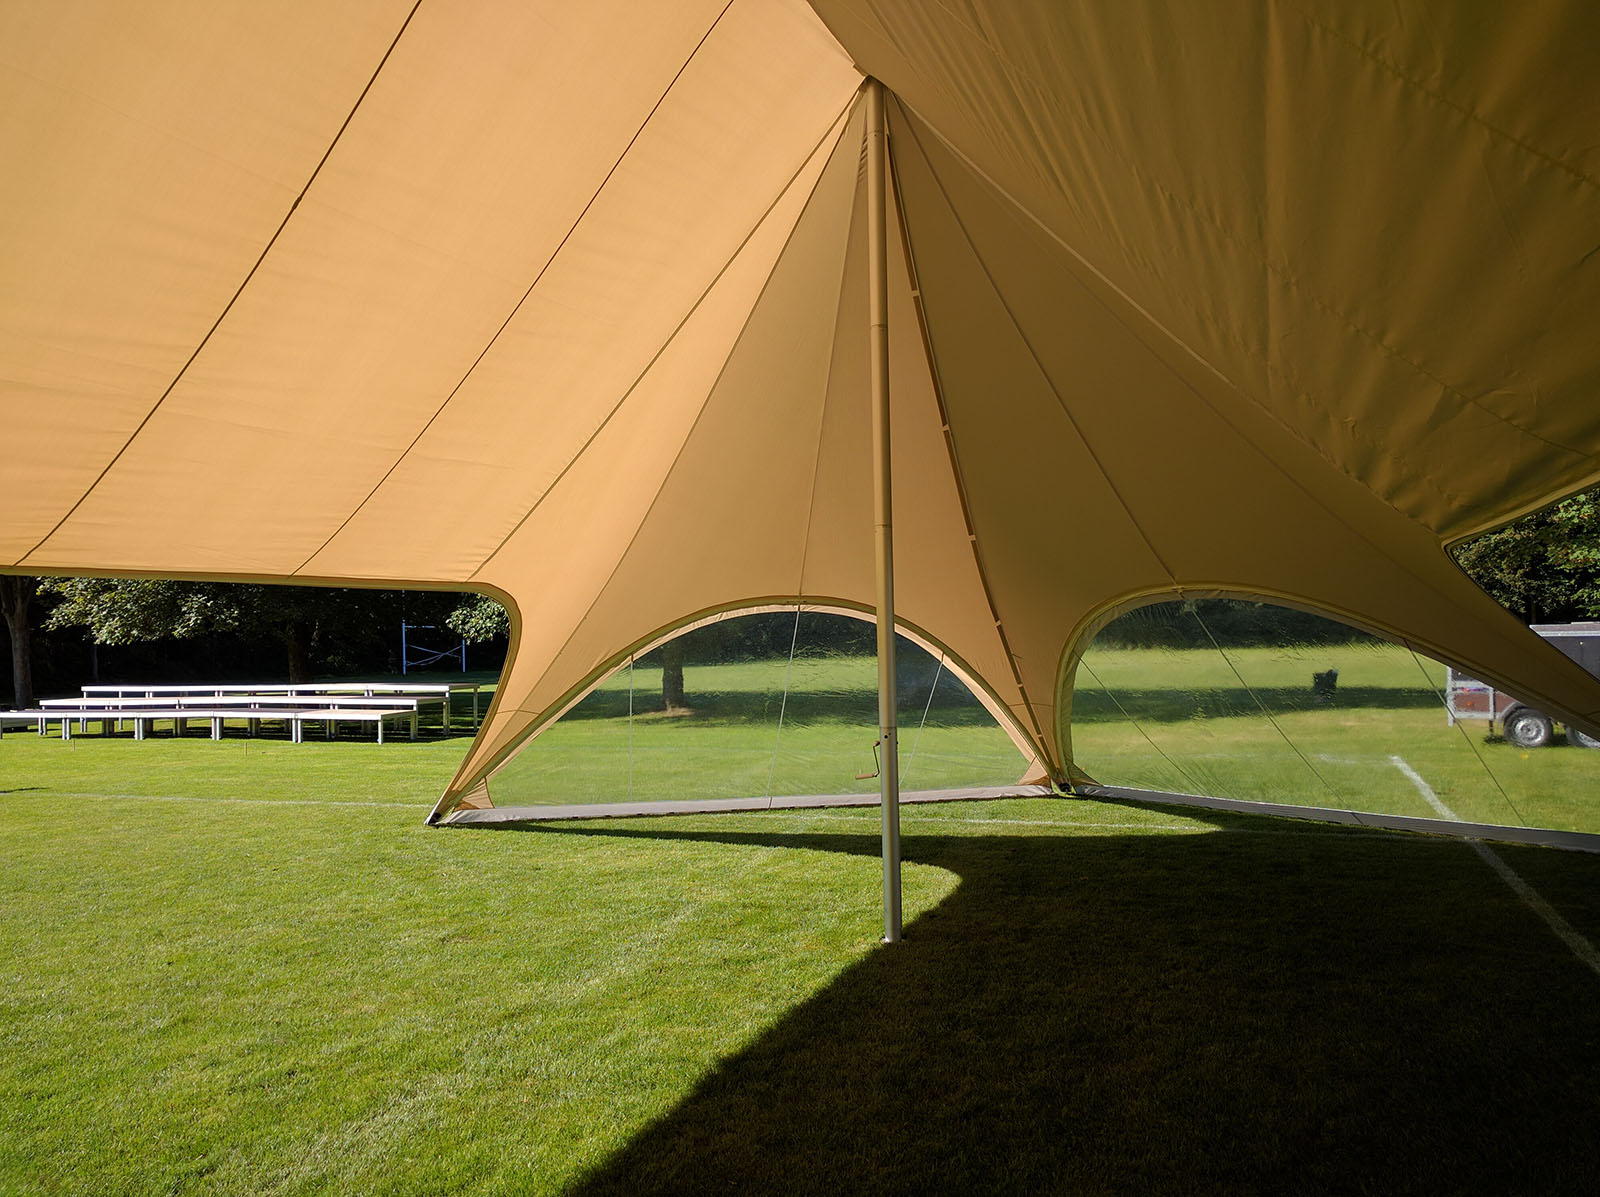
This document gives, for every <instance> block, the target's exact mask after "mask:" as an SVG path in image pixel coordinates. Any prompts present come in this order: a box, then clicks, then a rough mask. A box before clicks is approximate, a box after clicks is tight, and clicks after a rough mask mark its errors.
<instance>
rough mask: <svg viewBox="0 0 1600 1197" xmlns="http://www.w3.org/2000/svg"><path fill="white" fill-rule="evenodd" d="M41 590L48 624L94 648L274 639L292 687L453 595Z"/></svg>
mask: <svg viewBox="0 0 1600 1197" xmlns="http://www.w3.org/2000/svg"><path fill="white" fill-rule="evenodd" d="M45 586H46V587H47V588H48V589H49V590H51V591H53V592H54V593H56V594H57V595H59V596H60V601H59V603H58V605H57V606H56V608H55V610H53V611H52V612H51V613H50V617H49V619H48V621H47V623H46V626H47V627H50V628H68V627H83V628H86V629H88V631H89V634H90V636H91V637H93V639H94V641H95V643H97V644H134V643H139V642H143V641H152V640H164V639H169V638H170V639H178V640H185V639H191V638H193V637H197V636H205V635H219V634H232V635H237V636H241V637H244V638H247V639H254V638H267V637H271V638H273V639H276V640H277V641H278V642H279V643H280V644H282V646H283V649H284V653H285V657H286V662H287V665H288V673H289V680H290V681H291V682H308V681H310V680H311V679H312V677H313V675H314V673H315V670H316V667H317V663H318V661H319V660H320V661H321V662H322V663H323V664H325V665H327V666H331V667H333V668H335V669H339V668H350V667H352V666H353V665H354V664H356V662H358V661H359V660H360V659H361V658H362V657H363V656H366V657H370V656H373V655H375V653H376V652H378V651H381V650H382V642H383V640H384V639H386V638H387V637H388V635H389V634H390V631H391V630H392V629H393V628H395V627H396V626H397V625H398V624H399V622H400V620H401V619H402V618H404V617H406V615H407V614H408V606H415V605H420V606H421V607H422V611H421V612H410V614H411V617H412V618H416V617H418V615H419V614H420V615H421V617H422V618H438V617H440V615H439V614H438V612H440V610H441V609H442V607H443V605H444V604H445V603H447V602H450V601H452V600H453V596H450V595H431V594H428V595H413V594H408V593H406V592H400V591H386V590H354V589H346V588H322V587H309V586H267V585H261V584H256V583H222V582H180V581H172V580H166V579H147V578H61V579H56V580H53V581H50V582H48V583H46V584H45Z"/></svg>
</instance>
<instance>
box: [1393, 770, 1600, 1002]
mask: <svg viewBox="0 0 1600 1197" xmlns="http://www.w3.org/2000/svg"><path fill="white" fill-rule="evenodd" d="M1389 763H1390V764H1392V765H1393V766H1394V767H1395V768H1396V769H1398V770H1400V772H1401V773H1404V774H1405V775H1406V778H1407V780H1409V781H1410V782H1411V784H1412V785H1413V786H1415V787H1416V789H1417V793H1419V794H1421V795H1422V798H1423V801H1424V802H1426V803H1427V804H1428V805H1429V806H1431V807H1433V809H1434V810H1436V811H1438V812H1439V814H1440V815H1441V816H1443V817H1444V818H1446V819H1449V820H1451V821H1452V822H1455V823H1459V822H1461V816H1460V815H1458V814H1456V812H1455V811H1453V810H1451V809H1450V808H1449V807H1448V806H1446V805H1445V804H1444V803H1443V802H1442V801H1441V800H1440V798H1439V795H1437V794H1435V793H1434V792H1433V787H1432V786H1430V785H1429V784H1428V783H1427V782H1426V781H1424V780H1423V779H1422V774H1420V773H1418V772H1417V771H1416V770H1415V769H1413V768H1412V767H1411V766H1410V765H1408V764H1407V763H1406V762H1405V761H1404V760H1403V759H1402V758H1400V757H1398V756H1391V757H1390V758H1389ZM1467 843H1469V844H1471V845H1472V850H1473V851H1474V852H1476V853H1477V854H1478V855H1479V856H1481V857H1482V858H1483V863H1484V864H1486V865H1488V866H1489V867H1490V868H1491V869H1493V870H1494V871H1495V872H1496V873H1498V874H1499V875H1500V880H1502V881H1504V882H1505V883H1506V884H1507V885H1509V886H1510V887H1511V892H1512V893H1514V894H1516V895H1517V897H1519V898H1521V899H1522V901H1523V903H1524V904H1525V905H1526V906H1527V907H1528V909H1529V910H1531V911H1533V912H1534V913H1535V914H1536V915H1538V916H1539V917H1540V918H1542V919H1543V920H1544V921H1545V923H1546V924H1547V925H1548V926H1549V928H1550V930H1552V931H1554V932H1555V933H1556V935H1557V937H1559V938H1560V940H1561V942H1562V943H1564V944H1566V945H1567V947H1569V948H1571V949H1572V954H1573V955H1574V956H1576V957H1577V958H1578V959H1579V960H1581V961H1583V962H1584V963H1585V964H1587V965H1588V966H1589V967H1590V968H1591V969H1592V970H1594V973H1595V975H1596V976H1600V951H1596V950H1595V946H1594V944H1592V943H1590V942H1589V941H1588V940H1587V939H1585V938H1584V937H1583V936H1582V935H1580V934H1579V933H1578V931H1577V929H1576V928H1575V927H1573V925H1572V924H1571V923H1569V922H1567V920H1566V919H1564V918H1562V917H1561V913H1560V911H1558V910H1556V908H1555V907H1554V906H1551V905H1550V903H1548V902H1546V901H1545V900H1544V898H1543V897H1541V896H1540V895H1539V892H1538V891H1537V890H1535V889H1534V888H1533V886H1531V885H1529V884H1528V883H1527V882H1526V881H1524V880H1523V879H1522V876H1521V874H1519V873H1518V872H1517V871H1516V870H1515V869H1513V868H1512V867H1511V866H1510V865H1508V864H1507V863H1506V862H1505V861H1504V860H1502V859H1500V854H1499V853H1498V852H1496V851H1495V850H1494V849H1493V848H1490V847H1489V846H1488V845H1487V844H1485V843H1484V842H1483V841H1482V840H1473V839H1469V840H1468V841H1467Z"/></svg>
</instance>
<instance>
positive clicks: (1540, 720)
mask: <svg viewBox="0 0 1600 1197" xmlns="http://www.w3.org/2000/svg"><path fill="white" fill-rule="evenodd" d="M1505 727H1506V739H1507V740H1510V741H1511V743H1513V744H1515V745H1517V747H1519V748H1543V747H1544V746H1545V745H1546V744H1548V743H1550V736H1551V731H1550V720H1548V719H1547V718H1545V717H1544V716H1543V715H1541V714H1539V712H1538V711H1535V710H1531V709H1529V708H1528V707H1519V708H1518V709H1517V710H1515V711H1512V712H1511V714H1509V715H1507V716H1506V724H1505Z"/></svg>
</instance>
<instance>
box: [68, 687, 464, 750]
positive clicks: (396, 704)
mask: <svg viewBox="0 0 1600 1197" xmlns="http://www.w3.org/2000/svg"><path fill="white" fill-rule="evenodd" d="M442 701H443V700H442V699H440V698H437V697H434V696H429V695H424V696H422V697H420V698H419V697H404V696H401V695H386V696H384V697H379V698H366V697H363V696H359V695H343V694H340V695H335V694H308V695H296V696H292V697H291V696H289V695H283V694H227V695H209V694H208V695H201V696H196V695H185V694H179V695H173V696H168V697H161V698H112V699H106V698H46V699H44V700H42V701H41V702H40V703H39V706H40V707H42V708H43V709H45V710H49V711H63V712H65V711H70V712H73V713H74V717H75V718H77V720H78V730H79V731H87V730H88V724H89V720H91V719H98V720H100V722H101V725H102V726H101V731H102V733H103V732H105V731H106V730H107V729H106V727H105V726H104V725H105V724H107V723H109V722H110V721H111V720H113V719H115V720H116V721H117V723H118V725H119V730H120V725H121V723H122V721H123V720H124V719H127V718H134V717H136V716H139V715H141V714H144V713H145V712H148V711H150V710H151V709H154V708H157V707H159V708H162V709H167V708H177V709H179V710H187V709H191V708H197V707H226V708H230V709H236V710H237V712H238V713H239V714H242V715H244V717H246V718H248V719H250V720H251V721H252V724H254V723H255V722H258V721H259V718H260V717H259V716H257V715H255V714H254V713H253V712H254V711H255V710H256V709H257V708H259V707H280V708H287V709H291V710H300V709H304V710H306V711H316V710H329V709H335V708H337V709H339V710H344V711H360V710H365V709H378V708H383V709H385V710H401V711H406V712H409V713H410V716H411V738H412V739H413V740H415V739H416V738H417V724H418V712H419V711H420V710H421V709H422V708H423V707H424V706H432V705H434V704H437V703H441V702H442ZM163 717H164V718H170V717H171V716H163ZM352 718H359V716H355V715H353V716H352ZM182 721H183V717H182V716H180V717H179V723H180V727H179V731H182V730H183V729H182V726H181V724H182ZM44 730H45V729H44V725H43V721H42V720H41V722H40V727H39V734H40V735H43V734H44ZM252 730H254V727H253V726H252Z"/></svg>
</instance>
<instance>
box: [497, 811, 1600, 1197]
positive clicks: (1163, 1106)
mask: <svg viewBox="0 0 1600 1197" xmlns="http://www.w3.org/2000/svg"><path fill="white" fill-rule="evenodd" d="M1191 816H1192V817H1194V818H1198V819H1201V820H1204V821H1206V822H1210V823H1212V824H1214V826H1215V829H1216V831H1215V833H1200V834H1188V835H1175V834H1168V835H1157V834H1149V835H1125V834H1116V835H1110V836H1083V835H1075V836H1070V837H1068V836H1055V835H1033V834H1019V835H1014V836H974V837H963V836H937V835H927V834H917V835H908V836H907V837H906V838H905V841H904V848H905V857H906V859H907V860H908V861H914V862H919V863H922V864H927V865H933V866H936V867H939V868H943V869H948V870H951V871H953V872H955V873H957V874H958V875H959V876H960V878H961V880H960V883H959V885H958V887H957V889H956V890H955V892H954V893H953V894H951V895H950V896H949V897H948V898H947V899H946V900H945V901H944V902H943V903H941V904H940V905H939V906H937V907H936V908H934V909H932V910H930V911H928V912H927V913H925V914H923V915H922V916H921V917H920V918H918V919H916V920H915V921H914V922H913V923H912V924H911V925H910V926H909V927H908V928H907V939H906V942H905V943H903V944H901V945H898V946H894V947H886V948H881V949H879V950H877V951H874V952H872V953H871V954H870V955H869V956H868V957H867V958H865V959H864V960H862V961H860V962H859V963H857V964H856V965H854V966H852V967H850V968H848V969H847V970H845V971H844V972H843V973H842V974H840V975H839V976H838V977H837V978H836V979H835V980H834V981H833V982H832V983H830V984H829V985H828V986H827V987H826V988H825V989H824V990H822V991H820V992H818V993H816V994H814V995H813V996H811V997H809V998H807V999H806V1000H804V1001H802V1002H800V1003H799V1004H798V1005H797V1006H795V1007H794V1008H793V1009H792V1010H791V1011H789V1012H788V1014H787V1015H785V1017H784V1018H783V1019H782V1020H781V1021H780V1022H779V1023H777V1024H776V1025H774V1026H773V1027H771V1028H770V1029H769V1030H767V1031H766V1032H765V1033H763V1034H762V1035H761V1036H760V1037H759V1038H758V1039H756V1040H755V1041H754V1042H752V1043H751V1044H750V1045H749V1046H748V1047H746V1048H745V1049H743V1050H742V1051H740V1052H739V1053H738V1054H736V1055H734V1056H732V1057H730V1058H728V1059H725V1060H723V1061H721V1062H720V1063H719V1064H717V1065H716V1067H715V1068H714V1069H713V1070H712V1071H711V1072H710V1073H709V1074H708V1075H707V1076H706V1077H705V1078H704V1079H703V1080H702V1082H701V1083H700V1084H699V1085H698V1086H697V1088H696V1089H695V1090H694V1091H693V1093H691V1094H690V1095H689V1096H688V1097H687V1098H686V1099H685V1100H684V1101H683V1102H682V1103H680V1105H679V1106H678V1107H677V1108H676V1109H674V1110H673V1111H672V1112H671V1113H670V1114H668V1115H666V1116H665V1117H663V1118H662V1119H661V1120H659V1121H658V1122H656V1123H654V1124H653V1125H651V1126H649V1127H647V1128H645V1129H644V1130H643V1131H641V1132H640V1133H639V1134H638V1135H637V1136H636V1137H635V1138H634V1139H633V1140H632V1141H631V1142H630V1143H628V1144H627V1145H626V1146H625V1147H624V1148H622V1149H621V1150H620V1151H618V1152H617V1153H616V1154H615V1155H614V1156H612V1157H611V1158H610V1159H608V1160H607V1161H605V1162H604V1163H603V1164H601V1165H600V1166H599V1167H597V1168H596V1169H594V1170H593V1171H592V1172H590V1173H589V1174H588V1175H586V1176H584V1177H582V1178H581V1179H580V1180H579V1181H578V1182H577V1183H576V1185H575V1186H574V1191H575V1192H578V1193H584V1194H599V1193H615V1192H629V1193H635V1192H641V1191H643V1192H684V1191H704V1190H738V1191H751V1190H783V1191H801V1192H826V1191H840V1190H843V1191H856V1190H859V1189H862V1188H866V1187H869V1186H870V1187H873V1188H878V1189H889V1190H895V1191H938V1192H952V1191H965V1190H972V1189H982V1190H994V1189H1000V1188H1003V1189H1007V1190H1011V1189H1021V1190H1071V1191H1080V1190H1085V1189H1112V1188H1115V1189H1122V1190H1149V1189H1157V1190H1184V1191H1194V1190H1212V1191H1215V1190H1222V1189H1226V1190H1244V1191H1269V1190H1270V1191H1281V1190H1309V1189H1316V1190H1328V1189H1340V1190H1343V1189H1355V1190H1383V1191H1411V1190H1428V1191H1436V1190H1441V1189H1448V1190H1457V1191H1460V1190H1465V1189H1484V1188H1492V1189H1496V1190H1511V1191H1528V1190H1538V1191H1551V1190H1569V1189H1581V1188H1587V1187H1588V1186H1589V1185H1590V1184H1591V1183H1592V1177H1593V1174H1594V1166H1595V1165H1594V1160H1593V1155H1594V1152H1593V1146H1594V1142H1595V1131H1594V1127H1595V1126H1596V1125H1597V1119H1600V1086H1597V1085H1596V1084H1595V1078H1596V1077H1597V1076H1600V1015H1597V1013H1596V1011H1597V1003H1596V998H1597V997H1600V980H1597V978H1596V977H1595V976H1594V975H1593V974H1592V973H1591V972H1589V971H1588V970H1587V969H1586V968H1585V967H1583V966H1582V965H1581V964H1580V963H1578V962H1577V960H1576V959H1575V958H1574V957H1573V956H1572V955H1571V954H1570V952H1568V950H1567V948H1566V947H1565V946H1564V945H1563V944H1562V943H1561V942H1560V941H1558V940H1557V939H1556V938H1555V937H1554V936H1552V935H1551V934H1550V933H1549V931H1548V929H1547V928H1545V926H1544V925H1543V924H1542V923H1540V922H1539V921H1538V919H1537V918H1535V917H1534V916H1533V915H1532V913H1531V912H1529V911H1528V910H1527V908H1526V907H1524V906H1522V905H1521V904H1520V902H1519V901H1518V900H1517V898H1516V897H1515V896H1514V895H1513V894H1512V893H1511V891H1510V890H1509V889H1507V888H1506V887H1505V886H1504V885H1503V884H1502V883H1501V882H1500V880H1499V879H1498V878H1496V877H1495V876H1494V875H1493V874H1492V873H1491V872H1490V871H1489V870H1488V869H1487V868H1485V867H1484V866H1483V864H1482V862H1481V861H1479V860H1478V858H1477V857H1476V856H1475V855H1474V854H1473V853H1472V851H1471V850H1470V848H1468V847H1467V846H1465V845H1460V844H1451V843H1437V842H1432V841H1428V840H1425V839H1423V838H1422V837H1410V836H1400V835H1386V834H1381V833H1367V832H1362V831H1359V830H1356V831H1353V832H1350V833H1344V832H1333V831H1330V830H1328V829H1326V828H1320V827H1311V828H1306V829H1285V830H1281V831H1280V830H1278V828H1279V827H1280V826H1281V825H1280V824H1277V823H1275V822H1272V821H1266V820H1259V819H1249V818H1246V817H1238V816H1231V815H1227V814H1219V813H1205V812H1186V817H1191ZM1269 829H1270V833H1269V834H1262V833H1261V832H1262V831H1264V830H1269ZM527 830H533V829H531V828H529V829H527ZM537 832H538V833H539V834H580V835H598V836H626V837H640V838H649V839H655V840H673V839H683V840H693V841H697V842H720V843H727V844H736V845H747V846H749V845H764V846H784V847H790V848H796V849H812V850H821V851H831V852H845V853H850V854H856V855H863V856H876V855H877V852H878V841H877V837H876V836H865V835H828V834H805V835H784V834H761V833H746V832H741V831H727V832H714V831H713V832H698V831H682V830H671V829H666V828H660V829H657V828H649V829H636V828H593V827H586V828H571V827H568V828H556V827H541V828H538V829H537ZM1571 867H1572V868H1573V869H1575V870H1578V871H1579V874H1580V875H1579V881H1580V882H1581V883H1584V884H1588V883H1592V882H1593V880H1595V879H1596V878H1597V877H1600V873H1597V872H1596V870H1597V869H1600V862H1595V861H1592V860H1590V859H1588V858H1583V857H1577V856H1574V857H1572V858H1571ZM1589 892H1593V891H1592V889H1591V890H1590V891H1589Z"/></svg>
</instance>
